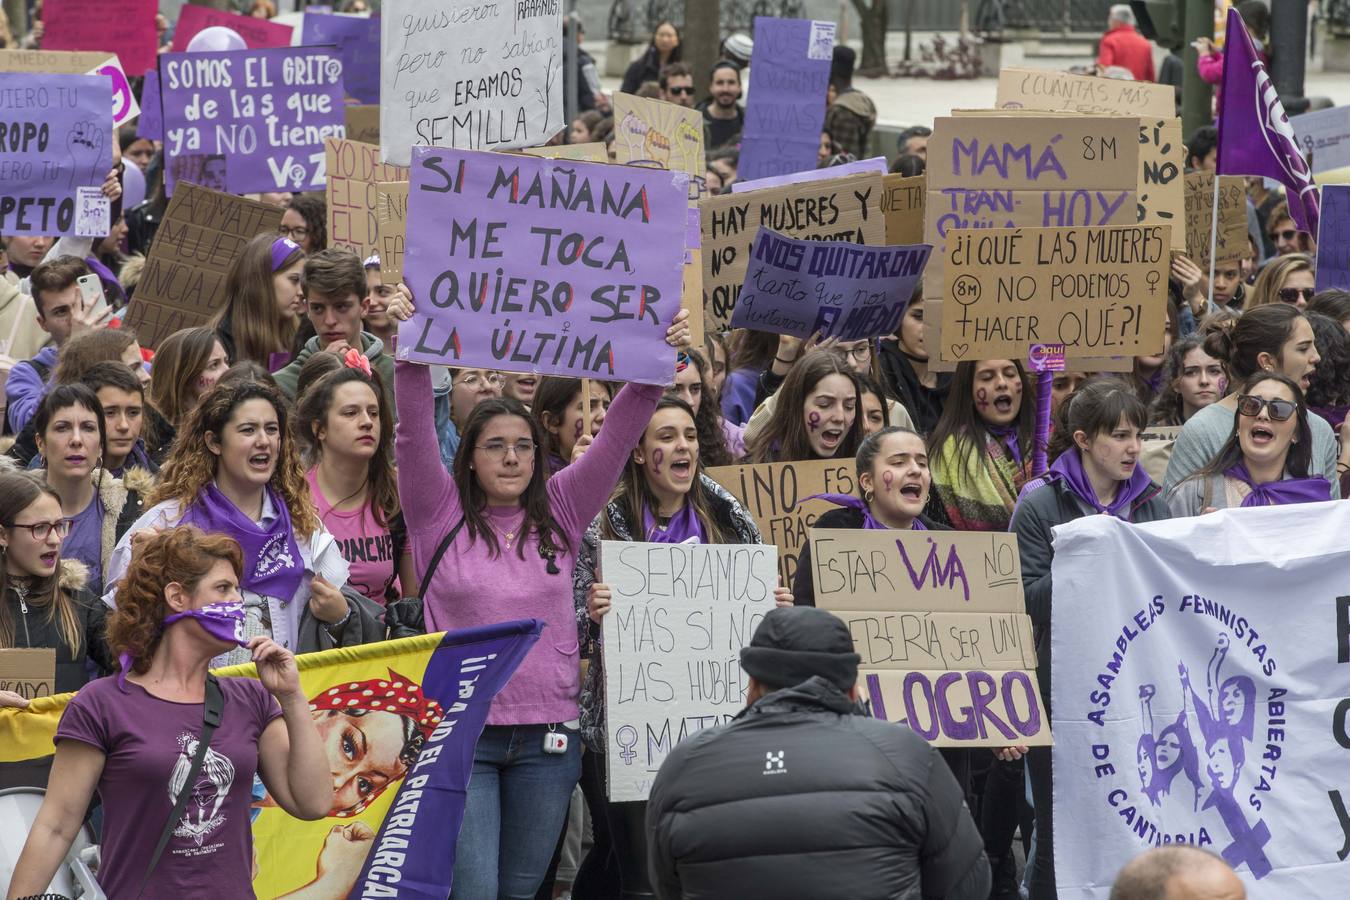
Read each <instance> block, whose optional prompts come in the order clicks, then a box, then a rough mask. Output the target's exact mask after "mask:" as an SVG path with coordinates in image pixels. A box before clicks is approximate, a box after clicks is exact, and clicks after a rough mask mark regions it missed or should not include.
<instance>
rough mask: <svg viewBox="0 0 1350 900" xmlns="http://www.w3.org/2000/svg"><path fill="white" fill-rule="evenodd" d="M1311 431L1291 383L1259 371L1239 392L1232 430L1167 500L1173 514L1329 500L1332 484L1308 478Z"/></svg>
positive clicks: (1316, 477) (1304, 407) (1318, 477)
mask: <svg viewBox="0 0 1350 900" xmlns="http://www.w3.org/2000/svg"><path fill="white" fill-rule="evenodd" d="M1311 461H1312V429H1311V427H1310V425H1309V419H1308V407H1307V404H1306V403H1305V402H1304V399H1303V391H1301V390H1299V387H1298V385H1297V384H1295V383H1294V381H1293V379H1291V378H1289V377H1288V376H1287V375H1282V374H1280V373H1278V372H1258V373H1256V374H1255V375H1253V376H1252V377H1250V378H1248V379H1247V380H1246V381H1245V382H1244V383H1243V385H1242V388H1241V390H1240V391H1239V392H1238V394H1237V417H1236V418H1235V419H1234V420H1233V431H1232V433H1231V434H1229V436H1228V440H1227V441H1225V442H1224V445H1223V446H1222V447H1221V448H1219V452H1218V454H1216V455H1215V457H1214V459H1212V460H1211V461H1210V463H1209V465H1207V466H1205V467H1204V468H1203V469H1201V470H1200V471H1199V472H1197V473H1195V474H1194V475H1192V476H1191V477H1190V478H1187V479H1186V480H1185V481H1183V482H1181V484H1179V485H1177V486H1176V487H1175V488H1174V489H1173V490H1172V493H1171V495H1170V496H1169V497H1168V498H1167V505H1168V506H1169V507H1171V510H1172V515H1173V516H1177V517H1180V516H1196V515H1200V514H1201V513H1207V512H1213V511H1214V510H1216V509H1234V508H1237V507H1240V506H1241V507H1245V506H1280V505H1283V504H1286V503H1317V502H1319V501H1322V500H1326V499H1327V497H1328V496H1329V493H1330V490H1331V485H1330V484H1328V483H1327V479H1326V478H1324V477H1322V476H1321V475H1310V474H1309V464H1310V463H1311Z"/></svg>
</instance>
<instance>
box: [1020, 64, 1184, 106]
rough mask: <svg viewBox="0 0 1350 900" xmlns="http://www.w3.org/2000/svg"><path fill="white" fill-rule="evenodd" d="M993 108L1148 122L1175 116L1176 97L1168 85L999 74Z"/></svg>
mask: <svg viewBox="0 0 1350 900" xmlns="http://www.w3.org/2000/svg"><path fill="white" fill-rule="evenodd" d="M995 105H996V106H998V107H999V108H1000V109H1015V108H1021V109H1044V110H1062V111H1064V112H1075V113H1114V114H1116V115H1125V116H1148V117H1151V118H1159V117H1161V118H1170V117H1171V116H1175V115H1176V114H1177V108H1176V95H1175V93H1174V92H1173V89H1172V86H1171V85H1165V84H1151V83H1149V82H1144V81H1124V80H1121V79H1119V78H1098V77H1096V76H1093V75H1074V74H1071V73H1069V72H1051V71H1046V70H1042V69H1015V68H1010V69H1003V70H1002V71H1000V72H999V73H998V99H997V100H996V101H995Z"/></svg>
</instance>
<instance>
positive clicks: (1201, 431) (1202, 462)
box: [1163, 403, 1340, 500]
mask: <svg viewBox="0 0 1350 900" xmlns="http://www.w3.org/2000/svg"><path fill="white" fill-rule="evenodd" d="M1236 415H1237V413H1236V412H1234V411H1233V410H1231V409H1228V408H1227V407H1224V406H1220V405H1219V404H1217V403H1212V404H1210V405H1209V406H1206V407H1205V408H1204V409H1202V410H1200V411H1199V412H1198V413H1196V414H1195V415H1193V416H1191V418H1190V419H1189V420H1188V421H1187V422H1186V424H1185V426H1184V427H1183V428H1182V429H1181V434H1180V435H1178V436H1177V442H1176V444H1175V445H1173V447H1172V461H1171V462H1169V463H1168V464H1167V476H1166V477H1165V478H1164V479H1163V490H1164V491H1165V492H1168V491H1172V490H1173V489H1175V488H1176V486H1177V485H1179V484H1181V482H1183V481H1185V480H1186V479H1187V478H1189V477H1190V476H1192V475H1194V474H1195V473H1196V472H1198V471H1200V470H1201V469H1203V468H1204V467H1205V466H1207V465H1209V462H1210V460H1212V459H1213V458H1214V457H1215V456H1216V455H1218V452H1219V450H1220V449H1221V448H1222V447H1223V444H1224V441H1226V440H1228V436H1229V435H1230V434H1232V433H1233V418H1234V417H1235V416H1236ZM1308 425H1309V426H1310V427H1311V428H1312V439H1313V452H1312V465H1311V466H1310V467H1309V468H1310V469H1311V470H1312V471H1310V472H1309V473H1308V474H1309V475H1321V476H1322V477H1324V478H1325V479H1326V480H1327V481H1329V482H1330V483H1331V492H1330V495H1329V496H1328V498H1327V499H1329V500H1339V499H1340V480H1339V476H1337V474H1336V459H1337V457H1338V456H1339V455H1340V454H1339V451H1338V450H1337V447H1336V436H1335V435H1334V434H1333V433H1332V431H1331V426H1330V425H1328V424H1327V422H1326V420H1325V419H1323V418H1322V417H1321V416H1319V415H1315V414H1310V415H1309V416H1308Z"/></svg>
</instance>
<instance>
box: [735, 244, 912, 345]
mask: <svg viewBox="0 0 1350 900" xmlns="http://www.w3.org/2000/svg"><path fill="white" fill-rule="evenodd" d="M930 250H932V248H931V247H929V246H928V245H926V244H919V245H916V246H912V247H866V246H862V245H859V244H853V243H849V242H847V241H803V240H797V239H794V238H790V237H786V236H784V235H782V234H779V233H778V232H776V231H773V230H772V229H769V228H765V227H764V226H763V225H761V226H760V228H759V234H758V235H757V236H756V237H755V243H754V245H753V246H752V247H751V250H750V268H749V270H748V271H747V272H746V276H745V285H744V287H742V288H741V295H740V297H739V298H738V299H737V301H736V312H735V314H734V315H733V316H732V317H731V326H732V327H733V328H749V329H751V330H752V331H771V332H774V333H775V334H790V335H792V336H794V337H799V338H802V339H806V338H808V337H810V336H811V335H813V334H819V335H820V336H821V337H834V338H838V339H839V340H842V341H857V340H862V339H864V338H874V337H877V336H879V335H883V334H893V333H894V332H895V330H896V329H897V328H899V327H900V320H901V319H902V318H904V315H905V308H906V307H907V306H908V305H909V301H910V298H911V297H912V296H913V294H914V288H915V286H916V285H917V284H918V283H919V278H921V277H922V276H923V267H924V263H926V262H928V254H929V251H930Z"/></svg>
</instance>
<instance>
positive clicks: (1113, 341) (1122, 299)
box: [938, 225, 1172, 362]
mask: <svg viewBox="0 0 1350 900" xmlns="http://www.w3.org/2000/svg"><path fill="white" fill-rule="evenodd" d="M1169 227H1170V226H1167V225H1133V226H1126V227H1108V228H999V229H960V230H957V231H954V232H952V233H951V235H950V236H949V237H948V241H947V266H946V291H945V297H944V300H943V303H942V343H941V344H940V345H939V346H938V350H939V352H940V355H941V357H942V358H943V359H945V360H947V361H949V362H960V361H961V360H967V359H1022V358H1024V357H1025V356H1026V354H1027V350H1028V349H1029V348H1030V347H1031V346H1032V345H1034V344H1062V345H1064V350H1065V355H1066V356H1068V357H1083V356H1108V355H1109V356H1143V355H1148V354H1151V353H1157V352H1159V351H1161V350H1162V341H1163V329H1164V327H1165V326H1166V316H1167V273H1168V269H1169V268H1170V266H1171V259H1172V256H1171V250H1170V241H1171V235H1169V234H1168V229H1169Z"/></svg>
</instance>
